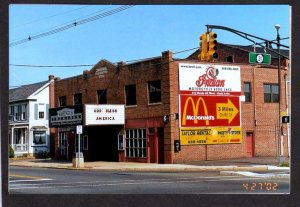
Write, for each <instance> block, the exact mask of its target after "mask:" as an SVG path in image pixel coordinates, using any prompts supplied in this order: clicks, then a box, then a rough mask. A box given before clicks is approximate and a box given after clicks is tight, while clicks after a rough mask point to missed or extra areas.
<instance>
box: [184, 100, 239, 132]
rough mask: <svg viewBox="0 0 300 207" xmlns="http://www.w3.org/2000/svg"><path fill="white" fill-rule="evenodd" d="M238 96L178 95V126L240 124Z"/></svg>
mask: <svg viewBox="0 0 300 207" xmlns="http://www.w3.org/2000/svg"><path fill="white" fill-rule="evenodd" d="M240 123H241V120H240V101H239V97H238V96H228V97H226V96H191V95H180V126H181V127H209V126H240Z"/></svg>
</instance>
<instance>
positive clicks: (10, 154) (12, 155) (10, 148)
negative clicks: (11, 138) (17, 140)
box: [9, 145, 15, 158]
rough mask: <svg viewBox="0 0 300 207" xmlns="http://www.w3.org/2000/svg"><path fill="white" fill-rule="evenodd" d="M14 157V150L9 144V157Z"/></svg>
mask: <svg viewBox="0 0 300 207" xmlns="http://www.w3.org/2000/svg"><path fill="white" fill-rule="evenodd" d="M14 157H15V151H14V149H13V148H12V146H11V145H9V158H14Z"/></svg>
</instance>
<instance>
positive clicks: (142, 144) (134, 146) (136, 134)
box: [125, 129, 147, 158]
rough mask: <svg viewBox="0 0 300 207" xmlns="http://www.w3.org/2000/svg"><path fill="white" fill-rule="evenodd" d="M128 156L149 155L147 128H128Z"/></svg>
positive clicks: (142, 156) (141, 156)
mask: <svg viewBox="0 0 300 207" xmlns="http://www.w3.org/2000/svg"><path fill="white" fill-rule="evenodd" d="M125 132H126V135H125V137H126V156H127V157H140V158H144V157H147V150H146V149H147V137H146V129H126V131H125Z"/></svg>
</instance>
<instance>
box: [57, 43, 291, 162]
mask: <svg viewBox="0 0 300 207" xmlns="http://www.w3.org/2000/svg"><path fill="white" fill-rule="evenodd" d="M222 51H223V54H222V55H220V57H225V56H226V55H228V54H232V49H228V48H224V50H222ZM236 52H239V53H237V54H236V57H235V61H240V62H245V61H246V59H247V62H248V56H247V55H246V53H245V54H244V53H243V52H241V51H240V50H239V51H236ZM247 54H248V53H247ZM246 56H247V58H246ZM180 62H186V63H200V62H199V61H198V60H196V59H193V58H192V59H190V60H185V61H179V60H174V59H173V54H172V52H170V51H166V52H163V53H162V56H161V57H157V58H152V59H148V60H145V61H141V62H137V63H132V64H125V63H122V62H120V63H119V64H117V65H115V64H112V63H110V62H109V61H106V60H102V61H100V62H98V63H97V64H96V65H95V66H94V67H93V68H92V69H90V70H86V71H84V72H83V74H81V75H78V76H76V77H72V78H67V79H63V80H57V81H56V82H55V107H59V101H58V100H59V97H60V96H67V105H73V104H74V103H73V95H74V94H75V93H82V96H83V97H82V98H83V103H85V104H97V90H100V89H107V101H108V104H125V89H124V87H125V86H126V85H130V84H136V92H137V106H128V107H126V110H125V111H126V114H125V117H126V120H127V121H128V122H130V123H137V122H138V121H139V120H140V121H141V122H147V120H155V123H160V121H159V120H161V119H162V117H163V116H164V115H170V122H169V123H166V124H163V125H161V126H157V127H164V161H165V163H179V162H187V161H196V160H214V159H226V158H238V157H246V142H245V137H246V132H253V133H254V144H255V149H254V152H255V156H278V152H279V148H278V131H279V130H278V103H277V104H276V103H270V104H266V103H264V94H263V84H264V83H275V84H276V83H277V79H278V77H277V72H278V70H277V69H276V66H274V67H272V66H270V67H268V68H266V67H265V68H263V67H260V66H255V65H248V64H247V63H240V64H232V63H231V64H229V63H224V62H219V63H211V64H222V65H224V64H229V65H238V66H240V67H241V86H242V91H243V90H244V88H243V83H244V82H250V83H251V90H252V91H251V92H252V102H250V103H244V102H242V103H241V117H242V118H241V119H242V121H241V123H242V130H243V142H242V143H241V144H222V145H206V146H205V145H194V146H181V151H180V152H178V153H174V140H178V139H179V120H175V118H174V117H175V116H174V115H175V113H179V106H178V104H179V100H178V64H179V63H180ZM284 73H286V71H285V70H282V78H281V80H282V86H284V78H283V77H284ZM154 80H161V94H162V103H156V104H149V103H148V89H147V87H148V81H154ZM282 88H283V89H282V103H285V101H284V100H285V97H284V87H282ZM284 108H285V105H284V104H282V109H284ZM284 139H285V143H284V147H285V148H284V149H285V151H284V152H285V154H287V141H286V139H287V138H286V137H284Z"/></svg>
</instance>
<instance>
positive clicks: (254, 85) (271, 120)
mask: <svg viewBox="0 0 300 207" xmlns="http://www.w3.org/2000/svg"><path fill="white" fill-rule="evenodd" d="M239 50H242V52H241V51H240V52H239ZM230 51H231V52H230ZM222 52H223V53H222ZM197 53H198V51H196V52H195V53H194V54H192V55H191V56H189V57H188V58H187V59H175V58H174V57H173V54H172V52H170V51H166V52H163V53H162V55H161V56H160V57H154V58H149V59H144V60H141V61H137V62H134V63H130V64H126V63H124V62H120V63H118V64H113V63H111V62H109V61H107V60H101V61H99V62H98V63H97V64H96V65H95V66H94V67H93V68H91V69H90V70H85V71H83V74H82V75H78V76H75V77H70V78H66V79H61V80H59V79H56V81H55V83H54V85H53V94H54V96H53V97H54V98H53V99H52V100H51V101H50V106H51V108H54V109H59V110H64V109H65V110H66V109H67V108H68V107H69V108H70V107H74V106H78V107H79V108H80V107H81V108H82V109H80V113H82V114H83V115H82V117H83V118H82V119H83V121H82V122H81V123H82V124H83V139H82V144H81V146H82V147H81V149H82V151H83V154H84V157H85V159H86V160H106V161H134V162H151V163H179V162H187V161H197V160H214V159H227V158H238V157H252V156H272V157H276V156H279V150H280V142H279V140H280V138H279V135H278V133H279V131H280V130H279V124H278V117H279V116H278V113H279V111H278V109H279V108H278V102H279V101H278V100H279V97H278V75H277V74H278V68H277V66H276V65H268V66H265V65H251V64H249V63H248V62H246V61H245V60H246V58H245V57H244V56H247V57H248V53H249V51H248V52H247V51H246V50H245V49H241V48H238V47H233V46H226V45H224V48H223V49H219V60H222V61H216V62H213V63H211V62H210V63H208V62H200V61H199V60H197V59H196V58H193V57H197ZM243 53H244V54H243ZM230 54H231V55H230ZM229 56H232V58H228V57H229ZM240 56H243V57H244V58H241V57H240ZM226 57H227V58H226ZM229 60H230V61H229ZM237 60H239V62H236V61H237ZM226 61H227V62H226ZM182 65H187V66H193V67H198V66H199V68H201V67H202V68H203V71H206V72H208V69H207V68H208V67H210V68H214V70H211V71H210V72H212V71H214V72H216V74H214V75H211V74H210V75H211V77H213V78H214V79H215V80H218V77H221V76H222V77H223V76H224V77H225V78H224V80H223V83H225V81H226V83H227V82H230V81H231V80H230V79H231V78H230V77H231V74H235V75H237V76H235V77H236V78H235V80H234V81H235V83H238V84H236V86H233V88H234V89H233V90H235V89H236V90H237V91H231V92H229V93H227V92H226V93H225V92H224V91H223V92H222V93H211V94H213V95H209V96H207V95H205V96H203V95H199V94H201V93H198V92H199V91H198V90H200V91H201V90H204V92H208V91H205V90H213V88H214V87H215V86H216V85H215V86H213V85H210V86H209V87H205V88H200V86H199V85H198V86H199V87H196V86H195V88H196V89H193V87H191V88H192V89H188V90H190V91H187V92H186V91H185V92H182V90H181V85H182V84H183V83H182V82H186V84H191V85H193V84H195V82H196V81H197V80H198V79H199V80H200V76H201V77H209V76H210V75H209V74H208V73H207V74H206V76H203V75H202V71H200V70H199V71H196V73H197V74H199V75H200V76H199V75H197V76H195V77H191V76H190V80H188V81H186V80H184V79H182V77H180V71H181V73H183V74H184V73H185V72H184V70H183V67H182ZM226 68H227V69H228V68H229V69H230V70H232V69H233V70H236V72H235V73H231V72H224V71H223V69H224V70H226ZM229 69H228V70H229ZM287 75H288V65H287V62H286V60H285V59H284V60H283V62H282V67H281V80H282V82H281V100H282V101H281V103H282V105H281V110H282V111H285V110H286V109H287V108H288V104H286V103H289V95H288V94H287V93H286V90H285V86H286V85H285V84H284V81H285V80H287V79H286V77H287ZM232 77H233V76H232ZM223 86H224V84H223ZM223 86H222V87H223ZM218 87H219V89H218V90H223V88H220V87H221V86H220V85H219V86H218ZM224 90H229V91H230V90H232V89H231V88H230V87H227V89H224ZM288 91H289V90H288ZM204 92H203V94H204ZM184 93H186V94H184ZM207 94H208V93H207ZM218 94H222V95H218ZM286 98H287V99H286ZM189 100H190V101H191V102H193V103H192V104H190V105H193V106H188V105H189V103H188V102H189ZM192 100H193V101H192ZM197 100H198V101H197ZM201 100H202V105H205V106H203V108H204V109H200V108H201V107H200V105H201ZM214 100H218V101H219V102H220V103H219V102H216V101H214ZM224 100H226V101H225V102H226V103H223V102H224ZM227 100H229V101H228V103H227ZM286 100H287V101H286ZM184 101H185V102H184ZM222 101H223V102H222ZM196 102H197V104H196ZM198 102H199V103H198ZM205 102H206V104H204V103H205ZM221 102H222V103H221ZM86 104H94V105H97V104H100V106H101V105H103V104H104V105H105V104H110V105H114V104H118V105H120V104H121V105H124V106H125V114H124V116H125V122H124V124H123V125H101V126H100V125H99V126H97V125H93V126H88V125H85V124H84V123H85V121H84V119H86V118H87V117H85V116H86V115H85V114H86V112H85V106H84V105H86ZM184 104H185V105H187V106H183V105H184ZM217 104H228V105H226V107H225V109H226V110H229V112H231V110H234V111H235V112H234V115H230V116H232V117H231V118H229V119H230V121H229V120H228V121H227V120H226V121H224V120H221V119H224V117H223V118H221V117H220V116H223V115H224V116H227V115H228V114H227V113H220V112H216V110H217V109H218V107H219V106H221V105H217ZM229 104H231V105H229ZM189 107H190V108H191V109H188V108H189ZM214 107H215V110H213V109H212V108H214ZM185 108H187V109H185ZM205 108H207V109H205ZM225 109H224V110H225ZM189 110H192V112H191V113H194V114H193V116H189V115H187V114H186V113H189V112H186V111H189ZM201 110H204V112H200V111H201ZM220 110H223V109H222V107H221V108H220ZM74 111H75V108H73V112H74ZM73 112H72V113H73ZM75 113H76V112H75ZM197 113H198V114H197ZM200 113H205V115H204V116H202V115H203V114H200ZM230 114H232V113H230ZM200 115H201V116H200ZM184 116H189V117H192V118H195V119H194V120H188V121H186V120H184V119H186V118H184ZM228 116H229V115H228ZM208 119H209V121H208ZM219 119H220V120H219ZM183 122H188V123H190V126H194V127H190V128H185V127H186V126H189V125H186V126H184V124H183ZM197 124H198V125H197ZM283 125H284V127H283V130H282V131H283V132H284V134H285V135H283V136H282V138H283V146H284V154H285V155H287V154H288V136H287V135H286V131H287V128H286V124H283ZM184 130H186V131H188V130H190V131H194V132H197V133H198V135H199V136H198V137H195V136H194V137H193V136H190V134H191V133H193V132H191V133H190V132H189V133H190V134H189V135H187V136H186V134H187V133H184V132H183V131H184ZM201 130H204V131H206V132H207V134H206V135H205V136H204V135H203V133H202V132H199V131H201ZM234 130H235V131H234ZM52 131H53V132H52V133H51V136H52V137H51V139H52V145H53V151H52V152H53V156H55V157H56V158H64V159H71V157H72V156H73V155H74V152H75V143H76V125H75V124H74V125H73V126H65V127H57V128H55V130H54V129H52ZM199 133H200V134H201V133H202V134H201V136H202V135H203V136H204V138H203V137H202V138H199V137H201V136H200V134H199ZM234 133H237V134H239V133H240V135H239V136H235V135H233V134H234ZM224 134H226V135H224ZM189 136H190V137H189ZM120 138H121V139H120ZM184 139H187V140H189V141H186V140H184ZM200 139H203V140H202V141H201V140H200ZM120 140H121V141H120ZM199 140H200V141H199ZM209 140H211V142H209ZM218 140H219V141H218ZM220 140H223V141H222V142H221V141H220ZM233 140H235V141H233ZM178 141H180V143H181V144H180V145H179V146H180V147H179V148H177V147H178V145H177V144H178V143H177V142H178ZM231 141H232V142H231ZM120 143H121V144H123V146H122V147H120ZM175 145H176V146H175Z"/></svg>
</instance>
